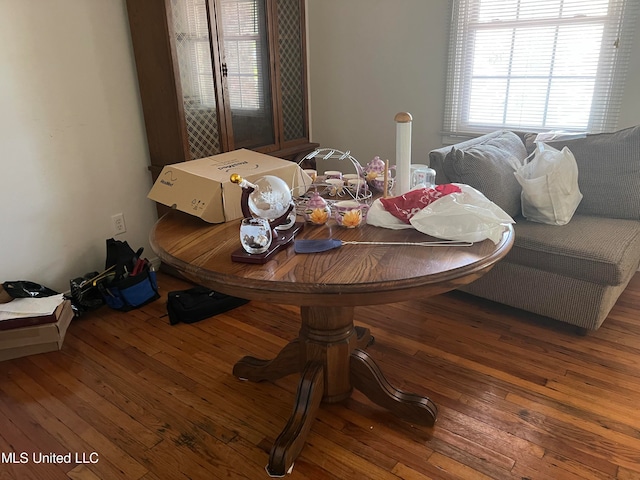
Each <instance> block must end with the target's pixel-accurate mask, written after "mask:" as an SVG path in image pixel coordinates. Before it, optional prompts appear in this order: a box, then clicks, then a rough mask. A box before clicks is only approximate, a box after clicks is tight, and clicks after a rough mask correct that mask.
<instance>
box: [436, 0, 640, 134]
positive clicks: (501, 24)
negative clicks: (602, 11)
mask: <svg viewBox="0 0 640 480" xmlns="http://www.w3.org/2000/svg"><path fill="white" fill-rule="evenodd" d="M482 1H483V0H454V1H453V2H452V8H451V31H450V43H449V54H448V67H447V91H446V99H445V112H444V119H443V135H444V136H445V137H448V138H460V136H464V137H473V136H477V135H481V134H484V133H488V132H491V131H495V130H498V129H511V130H521V131H534V132H540V131H546V130H550V129H551V127H544V126H543V125H539V124H538V125H528V126H523V125H516V124H509V123H506V122H505V120H506V119H505V117H506V115H503V123H488V122H487V123H478V122H471V121H469V120H468V119H469V109H470V98H471V88H472V86H471V81H472V78H473V74H472V71H471V70H472V69H471V66H472V65H473V57H472V55H473V54H474V53H475V52H474V43H473V42H474V39H475V35H476V33H477V32H478V31H481V30H486V29H502V28H511V27H518V26H520V27H522V28H530V27H532V26H539V25H549V24H552V25H568V24H572V23H573V24H587V23H601V24H603V25H604V28H603V37H602V44H601V45H602V46H603V47H605V46H606V45H614V43H615V45H616V47H615V48H616V50H615V52H609V51H605V48H601V49H600V58H599V60H598V68H597V71H596V74H595V75H596V77H595V83H594V90H593V101H592V105H591V113H590V118H589V120H588V127H587V130H588V131H590V132H602V131H607V130H612V129H614V128H615V127H616V126H617V121H618V116H619V111H620V105H621V102H622V94H623V93H624V83H625V78H626V72H627V67H628V64H629V59H630V52H631V48H632V41H633V34H634V30H635V21H636V17H637V14H638V5H637V4H638V2H635V1H630V0H610V2H609V12H608V14H607V16H606V17H603V16H598V17H596V16H594V17H592V18H584V17H578V18H576V17H566V18H560V17H551V18H545V19H540V20H534V21H531V20H530V19H527V20H518V19H514V20H499V21H493V22H488V23H487V22H484V23H482V24H479V23H478V22H477V21H476V19H477V16H476V17H475V19H474V17H473V15H472V13H473V12H477V11H478V8H476V7H477V6H478V5H479V4H480V3H481V2H482ZM485 1H486V0H485ZM560 1H562V0H560ZM512 53H513V51H511V52H510V54H512ZM603 58H605V59H606V60H607V61H606V62H603ZM611 60H613V61H611ZM603 68H604V69H605V70H603ZM505 78H506V79H507V81H509V80H510V79H512V78H513V76H511V72H509V73H508V75H507V76H506V77H505ZM549 78H550V79H551V78H553V77H549ZM505 95H506V94H505ZM506 105H507V101H506V99H505V109H504V112H506V111H507V107H506ZM548 111H549V106H548V105H546V106H545V116H546V114H547V113H548ZM565 129H566V130H572V131H576V130H584V129H575V128H573V129H571V128H565Z"/></svg>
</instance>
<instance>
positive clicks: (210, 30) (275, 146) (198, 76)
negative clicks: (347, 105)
mask: <svg viewBox="0 0 640 480" xmlns="http://www.w3.org/2000/svg"><path fill="white" fill-rule="evenodd" d="M127 11H128V14H129V25H130V29H131V38H132V42H133V50H134V54H135V60H136V68H137V72H138V83H139V87H140V97H141V100H142V107H143V111H144V118H145V126H146V131H147V140H148V143H149V152H150V156H151V170H152V173H153V174H154V178H155V176H157V174H159V172H160V170H161V169H162V167H163V166H164V165H167V164H171V163H177V162H182V161H187V160H193V159H197V158H202V157H206V156H210V155H215V154H217V153H221V152H226V151H230V150H235V149H237V148H248V149H253V150H256V151H259V152H263V153H267V154H270V155H274V156H277V157H280V158H286V159H290V160H298V159H300V158H302V157H303V156H304V155H305V154H307V153H309V152H310V151H312V150H313V149H314V148H315V147H317V144H312V143H310V142H309V121H308V105H307V103H308V96H307V75H306V44H305V12H304V0H127Z"/></svg>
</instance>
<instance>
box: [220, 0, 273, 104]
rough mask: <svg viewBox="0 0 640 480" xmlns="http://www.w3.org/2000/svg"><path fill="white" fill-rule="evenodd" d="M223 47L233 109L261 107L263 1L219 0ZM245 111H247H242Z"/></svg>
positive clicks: (266, 82)
mask: <svg viewBox="0 0 640 480" xmlns="http://www.w3.org/2000/svg"><path fill="white" fill-rule="evenodd" d="M221 4H222V25H223V27H222V28H223V32H224V49H225V56H226V63H227V65H228V74H227V85H228V88H229V102H230V103H231V108H232V109H233V110H245V111H246V110H263V109H264V95H263V91H262V89H263V88H264V86H265V85H267V84H268V80H267V81H265V73H266V72H265V70H266V68H265V65H263V58H265V57H266V48H267V42H266V30H265V29H264V28H263V25H261V22H260V19H264V18H265V13H264V12H263V11H261V9H262V8H264V2H258V1H256V0H222V1H221ZM245 113H246V112H245Z"/></svg>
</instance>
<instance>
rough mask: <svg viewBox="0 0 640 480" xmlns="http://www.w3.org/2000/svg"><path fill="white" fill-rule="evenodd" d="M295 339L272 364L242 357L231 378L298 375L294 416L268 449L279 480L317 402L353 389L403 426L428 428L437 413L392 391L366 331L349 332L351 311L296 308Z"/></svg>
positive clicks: (341, 397)
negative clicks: (299, 319)
mask: <svg viewBox="0 0 640 480" xmlns="http://www.w3.org/2000/svg"><path fill="white" fill-rule="evenodd" d="M301 315H302V328H301V329H300V336H299V337H298V338H297V339H295V340H293V341H292V342H290V343H289V344H287V345H286V346H285V347H284V348H283V349H282V350H281V351H280V352H279V353H278V355H276V357H275V358H274V359H272V360H261V359H257V358H254V357H250V356H248V357H244V358H242V359H241V360H239V361H238V362H237V363H236V364H235V366H234V367H233V374H234V375H235V376H236V377H238V378H242V379H246V380H250V381H253V382H259V381H263V380H270V381H273V380H277V379H279V378H282V377H285V376H287V375H290V374H292V373H300V375H301V377H300V382H299V384H298V391H297V393H296V399H295V403H294V407H293V412H292V414H291V416H290V417H289V421H288V422H287V424H286V425H285V427H284V429H283V430H282V432H281V433H280V435H279V436H278V438H276V441H275V443H274V445H273V447H272V448H271V454H270V456H269V464H268V465H267V472H268V473H269V474H270V475H272V476H283V475H285V474H286V473H287V472H288V471H289V469H290V468H291V467H292V465H293V462H294V461H295V459H296V458H297V456H298V454H299V453H300V451H301V450H302V448H303V446H304V444H305V442H306V438H307V435H308V433H309V430H310V428H311V424H312V423H313V420H314V419H315V417H316V412H317V411H318V408H320V403H321V402H327V403H335V402H339V401H342V400H344V399H346V398H348V397H349V396H350V395H351V392H352V389H353V388H357V389H358V390H360V391H361V392H362V393H364V394H365V395H366V396H367V397H368V398H369V399H370V400H371V401H372V402H374V403H376V404H377V405H380V406H381V407H383V408H385V409H387V410H389V411H390V412H392V413H394V414H395V415H397V416H398V417H400V418H402V419H403V420H406V421H409V422H411V423H416V424H420V425H427V426H432V425H433V424H434V423H435V420H436V416H437V412H438V409H437V407H436V405H435V404H434V403H433V402H432V401H431V400H429V398H427V397H424V396H420V395H416V394H413V393H406V392H403V391H401V390H398V389H397V388H395V387H393V386H392V385H391V384H390V383H389V382H388V381H387V379H386V378H385V377H384V375H383V374H382V372H381V371H380V369H379V368H378V366H377V364H376V363H375V361H374V360H373V358H371V356H370V355H369V354H368V353H367V352H365V350H364V349H365V348H366V347H367V346H369V345H370V344H371V343H372V342H373V337H372V336H371V333H370V332H369V329H367V328H361V327H354V325H353V307H301Z"/></svg>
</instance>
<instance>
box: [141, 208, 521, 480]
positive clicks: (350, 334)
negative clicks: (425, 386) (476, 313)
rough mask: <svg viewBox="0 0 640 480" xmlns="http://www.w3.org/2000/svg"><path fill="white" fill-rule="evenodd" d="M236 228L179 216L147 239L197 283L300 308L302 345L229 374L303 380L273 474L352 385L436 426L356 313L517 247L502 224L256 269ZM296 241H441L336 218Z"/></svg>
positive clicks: (447, 285)
mask: <svg viewBox="0 0 640 480" xmlns="http://www.w3.org/2000/svg"><path fill="white" fill-rule="evenodd" d="M239 224H240V221H239V220H236V221H231V222H226V223H222V224H208V223H205V222H203V221H202V220H200V219H199V218H196V217H193V216H190V215H187V214H184V213H182V212H178V211H175V210H174V211H171V212H169V213H168V214H166V215H165V216H163V217H162V218H161V219H160V220H158V222H157V223H156V225H155V226H154V228H153V231H152V232H151V236H150V242H151V247H152V249H153V250H154V252H155V253H156V254H157V255H158V257H159V258H160V259H161V260H162V262H164V263H165V264H167V265H169V266H171V267H173V268H175V269H177V270H178V271H179V272H180V273H182V274H183V275H184V276H185V277H187V278H189V279H191V280H193V281H194V282H196V283H198V284H200V285H205V286H207V287H209V288H211V289H213V290H216V291H219V292H222V293H226V294H229V295H233V296H237V297H242V298H246V299H250V300H259V301H264V302H270V303H279V304H290V305H299V306H300V311H301V328H300V333H299V336H298V338H297V339H295V340H293V341H292V342H290V343H289V344H288V345H286V346H285V347H284V348H283V349H282V350H281V351H280V353H279V354H278V355H277V356H276V357H275V358H274V359H271V360H261V359H257V358H254V357H244V358H242V359H240V360H239V361H238V362H237V363H236V365H235V366H234V369H233V373H234V375H235V376H237V377H238V378H242V379H248V380H251V381H263V380H276V379H278V378H281V377H284V376H286V375H290V374H293V373H300V375H301V378H300V383H299V385H298V391H297V395H296V399H295V404H294V410H293V413H292V414H291V417H290V418H289V421H288V423H287V425H286V426H285V427H284V429H283V431H282V432H281V433H280V435H279V436H278V438H277V439H276V441H275V444H274V446H273V447H272V449H271V454H270V457H269V464H268V466H267V471H268V472H269V474H270V475H274V476H279V475H284V474H285V473H286V472H287V471H289V470H290V468H291V467H292V466H293V462H294V460H295V459H296V457H297V456H298V454H299V453H300V451H301V449H302V447H303V446H304V443H305V439H306V437H307V434H308V432H309V429H310V427H311V424H312V422H313V420H314V418H315V415H316V412H317V410H318V408H319V406H320V403H321V402H330V403H332V402H339V401H341V400H344V399H345V398H348V397H349V396H350V395H351V391H352V389H353V388H356V389H358V390H360V391H361V392H362V393H364V394H365V395H366V396H367V397H368V398H369V399H370V400H372V401H373V402H375V403H376V404H378V405H380V406H382V407H384V408H386V409H388V410H389V411H391V412H393V413H395V414H396V415H398V416H399V417H400V418H402V419H404V420H407V421H410V422H413V423H417V424H422V425H433V424H434V422H435V419H436V415H437V408H436V406H435V404H434V403H433V402H432V401H431V400H429V398H427V397H425V396H421V395H417V394H413V393H406V392H403V391H400V390H398V389H396V388H395V387H393V386H392V385H390V384H389V382H388V381H387V380H386V379H385V377H384V375H383V374H382V372H381V371H380V369H379V368H378V366H377V365H376V363H375V361H374V360H373V359H372V358H371V356H370V355H369V354H368V353H367V352H366V351H365V349H366V347H367V346H368V345H369V344H370V343H371V342H372V340H373V337H372V336H371V334H370V332H369V330H368V329H366V328H361V327H356V326H355V325H354V320H353V319H354V307H355V306H358V305H374V304H386V303H394V302H402V301H405V300H410V299H414V298H420V297H428V296H431V295H437V294H440V293H444V292H447V291H449V290H453V289H456V288H458V287H460V286H462V285H465V284H467V283H470V282H472V281H474V280H475V279H477V278H479V277H480V276H482V275H483V274H485V273H486V272H487V271H489V270H490V269H491V268H492V267H493V265H494V264H495V263H496V262H498V261H499V260H500V259H501V258H503V257H504V256H505V255H506V254H507V252H508V251H509V250H510V249H511V246H512V245H513V237H514V233H513V228H512V227H511V226H509V227H508V228H505V232H504V233H503V235H502V238H501V240H500V241H499V242H498V244H494V243H493V242H491V241H489V240H485V241H483V242H479V243H475V244H474V245H473V246H470V247H451V246H446V247H423V246H403V245H393V246H379V245H375V246H370V245H343V246H341V247H339V248H337V249H334V250H330V251H327V252H323V253H315V254H296V253H295V252H294V250H293V246H292V245H291V246H288V247H287V248H285V249H283V250H281V251H279V252H278V253H276V254H274V255H273V257H272V260H270V261H268V262H267V263H265V264H262V265H260V264H250V263H240V262H234V261H232V260H231V255H232V253H233V252H234V251H235V250H237V249H238V247H239V246H240V240H239ZM296 238H298V239H324V238H338V239H341V240H343V241H348V240H355V241H385V242H389V241H391V242H422V241H428V240H435V239H433V238H430V237H428V236H426V235H424V234H422V233H420V232H418V231H416V230H413V229H407V230H388V229H384V228H377V227H372V226H369V225H365V226H362V227H360V228H356V229H345V228H342V227H339V226H337V225H336V224H335V223H333V221H330V222H329V223H328V224H327V225H324V226H313V225H307V226H305V228H304V229H303V230H302V231H301V232H300V233H299V234H298V235H297V237H296Z"/></svg>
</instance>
